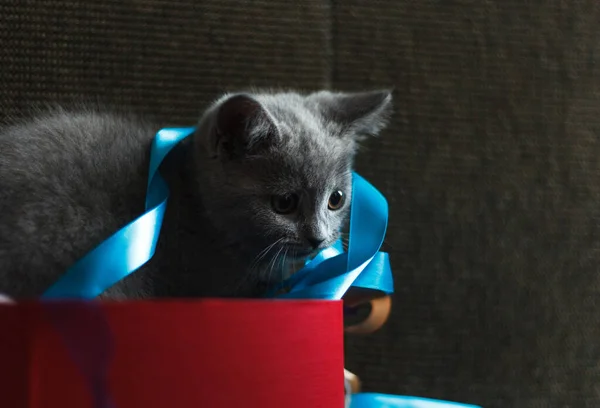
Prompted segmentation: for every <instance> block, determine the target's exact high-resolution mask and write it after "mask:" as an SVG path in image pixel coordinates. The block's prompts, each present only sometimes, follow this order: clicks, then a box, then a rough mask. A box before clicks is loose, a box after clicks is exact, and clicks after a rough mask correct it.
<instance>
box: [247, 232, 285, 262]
mask: <svg viewBox="0 0 600 408" xmlns="http://www.w3.org/2000/svg"><path fill="white" fill-rule="evenodd" d="M282 240H283V237H281V238H279V239H278V240H276V241H275V242H273V243H272V244H271V245H268V246H267V247H266V248H265V249H263V250H262V251H260V252H259V253H258V255H257V256H256V258H254V261H252V264H251V265H250V269H254V267H255V266H257V265H258V264H259V263H260V261H262V260H263V259H264V257H265V256H267V254H268V253H269V251H270V250H271V249H272V248H273V247H274V246H275V245H277V244H278V243H279V242H281V241H282Z"/></svg>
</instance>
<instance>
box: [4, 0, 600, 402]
mask: <svg viewBox="0 0 600 408" xmlns="http://www.w3.org/2000/svg"><path fill="white" fill-rule="evenodd" d="M599 12H600V3H598V2H597V1H596V0H588V1H583V0H571V1H558V0H557V1H517V0H506V1H500V0H499V1H485V0H482V1H466V0H464V1H458V0H456V1H450V0H447V1H442V0H438V1H433V0H428V1H425V0H424V1H403V0H369V1H358V0H344V1H342V0H322V1H319V0H313V1H304V2H299V3H294V4H292V3H287V2H284V1H270V0H262V1H242V2H239V1H235V2H234V1H226V2H223V1H217V0H215V1H193V0H104V1H98V0H91V1H90V0H79V1H58V0H0V113H1V116H2V119H5V120H6V119H10V118H12V117H15V116H21V115H23V114H26V113H27V112H29V111H30V109H31V107H32V106H40V105H44V104H46V103H71V102H73V101H74V100H81V99H83V100H94V101H99V102H102V103H106V104H110V105H114V106H118V107H122V108H124V109H132V110H134V111H136V112H139V113H143V114H146V115H149V116H153V117H155V118H157V119H158V120H159V121H160V122H161V123H162V124H164V125H165V126H167V125H175V126H187V125H190V124H193V123H195V121H196V119H197V117H198V115H199V113H200V112H201V111H202V109H203V108H204V107H205V106H206V104H207V103H208V102H209V101H211V100H212V99H214V98H216V97H217V96H218V95H219V94H220V93H221V92H223V91H225V90H236V89H239V88H246V87H248V86H251V85H252V86H258V87H262V86H268V87H285V88H299V89H302V90H314V89H318V88H323V87H325V88H335V89H339V90H363V89H373V88H380V87H394V88H395V115H394V119H393V122H392V124H391V126H390V127H389V129H387V130H386V131H385V132H384V134H383V136H382V137H381V138H380V139H377V140H372V141H371V142H370V143H368V146H367V147H366V148H365V149H364V152H363V153H362V156H361V158H360V160H359V163H358V170H359V172H361V173H362V174H363V175H364V176H366V177H367V178H368V179H369V180H370V181H371V182H373V183H374V184H375V185H376V186H377V187H378V188H379V189H380V190H381V191H382V192H383V193H384V194H385V195H386V197H387V198H388V200H389V202H390V205H391V214H390V216H391V220H390V228H389V233H388V240H387V248H388V249H389V252H390V253H391V256H392V262H393V268H394V274H395V278H396V286H397V293H396V294H395V296H394V305H393V306H394V307H393V312H392V316H391V319H390V321H389V322H388V324H387V325H386V326H385V327H384V328H383V329H382V330H381V331H379V332H377V333H375V334H373V335H370V336H367V337H348V338H347V353H346V354H347V368H349V369H350V370H352V371H354V372H355V373H356V374H358V375H359V376H360V377H361V378H362V380H363V382H364V386H365V389H366V390H369V391H379V392H388V393H400V394H409V395H421V396H428V397H434V398H442V399H449V400H457V401H463V402H471V403H477V404H481V405H483V406H484V407H486V408H493V407H598V406H600V385H599V384H600V365H599V359H600V310H599V309H598V306H599V300H598V294H599V293H598V292H599V290H600V277H599V274H598V269H599V268H598V265H600V262H599V261H600V226H599V220H600V205H599V201H600V200H599V199H600V187H599V186H600V159H599V158H600V141H599V135H600V133H599V130H600V129H599V127H600V119H599V118H600V103H599V102H598V95H599V91H600V76H599V75H598V74H600V71H599V67H598V63H597V60H598V58H599V56H600V54H599V52H600V38H599V37H598V32H599V30H600V14H599Z"/></svg>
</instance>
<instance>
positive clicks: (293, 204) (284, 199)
mask: <svg viewBox="0 0 600 408" xmlns="http://www.w3.org/2000/svg"><path fill="white" fill-rule="evenodd" d="M298 201H299V200H298V196H297V195H296V194H286V195H282V196H273V197H272V198H271V205H272V206H273V210H275V212H276V213H278V214H291V213H293V212H294V211H296V209H297V208H298Z"/></svg>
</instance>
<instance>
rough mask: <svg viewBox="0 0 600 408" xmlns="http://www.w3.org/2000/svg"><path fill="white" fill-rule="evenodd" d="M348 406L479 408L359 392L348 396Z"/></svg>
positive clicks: (432, 400) (372, 407) (355, 407)
mask: <svg viewBox="0 0 600 408" xmlns="http://www.w3.org/2000/svg"><path fill="white" fill-rule="evenodd" d="M348 408H480V407H478V406H476V405H468V404H459V403H457V402H448V401H439V400H434V399H428V398H419V397H405V396H400V395H387V394H376V393H360V394H352V395H351V396H350V404H349V407H348Z"/></svg>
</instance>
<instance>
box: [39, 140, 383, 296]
mask: <svg viewBox="0 0 600 408" xmlns="http://www.w3.org/2000/svg"><path fill="white" fill-rule="evenodd" d="M194 130H195V128H166V129H162V130H160V131H159V132H158V133H157V134H156V137H155V139H154V142H153V144H152V149H151V151H150V168H149V172H148V186H147V192H146V212H145V213H144V214H143V215H141V216H140V217H138V218H137V219H135V220H134V221H132V222H131V223H129V224H128V225H126V226H125V227H123V228H122V229H120V230H119V231H117V232H116V233H115V234H113V235H112V236H110V237H109V238H108V239H106V240H105V241H104V242H102V243H101V244H100V245H98V246H97V247H96V248H94V249H93V250H92V251H91V252H89V253H88V254H87V255H85V256H84V257H83V258H81V259H80V260H79V261H77V262H76V263H75V264H74V265H73V266H71V267H70V268H69V269H68V270H67V272H66V273H65V274H64V275H63V276H62V277H61V278H60V279H59V280H58V281H57V282H56V283H55V284H54V285H52V286H51V287H50V288H49V289H48V290H47V291H46V292H45V293H44V294H43V296H42V297H43V299H93V298H95V297H97V296H98V295H100V294H101V293H102V292H104V291H105V290H106V289H108V288H110V287H111V286H112V285H114V284H115V283H117V282H119V281H120V280H121V279H123V278H125V277H126V276H128V275H129V274H131V273H133V272H135V271H136V270H137V269H139V268H140V267H141V266H142V265H144V264H145V263H146V262H148V261H149V260H150V259H151V258H152V256H153V255H154V252H155V250H156V243H157V241H158V237H159V234H160V230H161V226H162V221H163V218H164V214H165V209H166V206H167V200H168V197H169V188H168V186H167V183H166V182H165V180H164V179H163V178H162V177H161V175H160V172H159V171H158V169H159V167H160V164H161V163H162V161H163V160H164V158H165V157H166V156H167V154H168V153H169V152H170V151H171V149H173V147H175V146H176V145H177V144H178V143H179V142H180V141H182V140H183V139H185V138H186V137H188V136H189V135H191V134H192V133H193V132H194ZM351 203H352V204H351V205H352V208H351V213H350V239H349V247H348V252H344V251H343V249H342V244H341V242H337V243H336V244H335V245H334V246H332V247H331V248H327V249H326V250H324V251H322V252H321V253H320V254H318V255H317V256H316V257H315V259H313V260H311V261H309V262H308V263H307V264H306V266H305V267H304V268H303V269H302V270H300V271H299V272H298V273H296V274H295V275H294V276H293V277H292V278H291V279H289V280H288V281H286V282H284V283H283V285H284V286H285V287H287V288H289V289H290V290H289V291H288V292H287V293H284V294H282V295H279V296H280V297H282V298H294V299H300V298H305V299H306V298H310V299H341V298H342V296H343V295H344V294H345V293H346V292H347V291H348V289H349V288H350V287H351V286H352V287H359V288H363V289H371V290H376V291H381V292H384V293H386V294H390V293H392V292H393V280H392V272H391V268H390V262H389V257H388V254H387V253H384V252H379V248H380V247H381V244H382V242H383V238H384V237H385V232H386V228H387V217H388V205H387V201H386V200H385V197H383V195H382V194H381V193H380V192H379V191H377V189H375V187H373V186H372V185H371V184H369V183H368V182H367V181H366V180H365V179H364V178H362V177H360V176H359V175H358V174H354V175H353V194H352V201H351Z"/></svg>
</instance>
